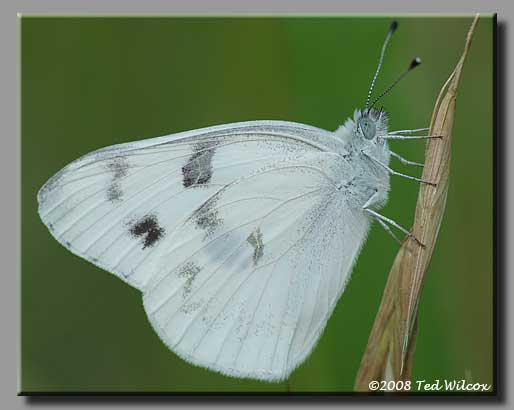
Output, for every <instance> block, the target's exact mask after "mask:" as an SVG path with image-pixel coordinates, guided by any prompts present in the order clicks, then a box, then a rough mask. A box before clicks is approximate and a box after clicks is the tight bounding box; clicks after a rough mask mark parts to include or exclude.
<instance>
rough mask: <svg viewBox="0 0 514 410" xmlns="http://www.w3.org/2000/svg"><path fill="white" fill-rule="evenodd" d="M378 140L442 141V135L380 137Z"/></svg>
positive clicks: (390, 135)
mask: <svg viewBox="0 0 514 410" xmlns="http://www.w3.org/2000/svg"><path fill="white" fill-rule="evenodd" d="M378 138H380V139H383V140H403V141H405V140H427V139H443V136H442V135H413V136H409V137H407V136H405V135H393V134H387V135H381V136H379V137H378Z"/></svg>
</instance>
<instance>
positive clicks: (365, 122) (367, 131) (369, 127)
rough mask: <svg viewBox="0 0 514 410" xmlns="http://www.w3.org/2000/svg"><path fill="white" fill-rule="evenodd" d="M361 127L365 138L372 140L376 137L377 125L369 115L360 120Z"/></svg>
mask: <svg viewBox="0 0 514 410" xmlns="http://www.w3.org/2000/svg"><path fill="white" fill-rule="evenodd" d="M359 128H360V129H361V131H362V135H364V138H366V139H368V140H371V139H373V138H375V134H376V131H377V130H376V127H375V122H374V121H373V120H371V119H369V118H368V117H362V118H361V119H360V120H359Z"/></svg>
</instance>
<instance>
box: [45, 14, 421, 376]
mask: <svg viewBox="0 0 514 410" xmlns="http://www.w3.org/2000/svg"><path fill="white" fill-rule="evenodd" d="M396 27H397V23H396V22H393V24H392V25H391V27H390V29H389V31H388V34H387V37H386V41H385V42H384V45H383V47H382V52H381V56H380V60H379V65H378V68H377V70H376V73H375V76H374V77H373V81H372V84H371V87H370V90H369V93H368V98H367V101H366V107H365V108H364V109H357V110H356V111H355V113H354V116H353V118H350V119H348V120H347V121H346V122H345V123H344V124H343V125H342V126H341V127H339V128H338V129H337V130H336V131H334V132H330V131H325V130H322V129H320V128H316V127H312V126H308V125H304V124H299V123H294V122H286V121H250V122H240V123H233V124H225V125H219V126H213V127H208V128H202V129H197V130H193V131H187V132H181V133H177V134H172V135H167V136H164V137H158V138H152V139H147V140H143V141H136V142H130V143H125V144H119V145H114V146H110V147H106V148H103V149H99V150H97V151H94V152H92V153H89V154H87V155H85V156H83V157H81V158H79V159H77V160H76V161H74V162H72V163H71V164H69V165H68V166H66V167H65V168H63V169H62V170H61V171H59V172H58V173H57V174H56V175H54V176H53V177H51V178H50V179H49V180H48V181H47V182H46V184H45V185H44V186H43V187H42V188H41V190H40V191H39V193H38V203H39V209H38V211H39V215H40V217H41V219H42V221H43V222H44V223H45V224H46V226H47V227H48V229H49V231H50V232H51V234H52V235H53V236H54V237H55V239H57V240H58V241H59V242H60V243H61V244H62V245H63V246H65V247H66V248H67V249H69V250H70V251H71V252H73V253H74V254H76V255H79V256H81V257H83V258H85V259H87V260H88V261H90V262H92V263H93V264H95V265H97V266H99V267H101V268H103V269H105V270H107V271H109V272H111V273H112V274H114V275H116V276H117V277H119V278H120V279H121V280H123V281H124V282H126V283H128V284H129V285H131V286H133V287H135V288H136V289H139V290H140V291H141V293H142V297H143V306H144V309H145V311H146V313H147V315H148V319H149V321H150V323H151V324H152V326H153V328H154V329H155V331H156V332H157V334H158V335H159V337H160V338H161V339H162V341H163V342H164V343H165V344H166V346H168V347H169V348H170V349H171V350H172V351H173V352H175V353H176V354H177V355H178V356H180V357H181V358H183V359H184V360H186V361H187V362H190V363H192V364H195V365H199V366H202V367H206V368H208V369H211V370H214V371H217V372H220V373H222V374H225V375H229V376H234V377H241V378H253V379H259V380H265V381H280V380H283V379H285V378H287V377H288V376H289V374H290V373H291V372H292V371H293V370H294V369H295V368H296V367H297V366H299V365H300V364H301V363H302V362H303V361H304V360H305V359H306V358H307V357H308V356H309V354H310V353H311V351H312V350H313V348H314V346H315V344H316V342H317V341H318V339H319V338H320V335H321V333H322V331H323V329H324V327H325V326H326V323H327V321H328V319H329V317H330V315H331V314H332V312H333V310H334V308H335V306H336V303H337V301H338V299H339V298H340V296H341V294H342V293H343V291H344V289H345V286H346V283H347V282H348V280H349V278H350V273H351V271H352V267H353V265H354V263H355V261H356V258H357V256H358V254H359V251H360V249H361V247H362V245H363V243H364V241H365V238H366V236H367V232H368V230H369V227H370V224H371V222H372V221H374V220H376V221H378V223H380V225H381V226H383V227H384V229H386V230H387V232H389V233H390V234H391V235H393V236H394V234H393V233H392V231H391V229H390V228H389V226H394V227H396V228H397V229H399V230H400V231H402V232H403V233H405V234H406V235H408V236H409V237H411V238H412V239H414V240H415V241H417V239H416V238H414V237H413V236H412V235H411V234H410V233H409V232H408V231H407V230H406V229H404V228H402V227H401V226H400V225H398V224H397V223H396V222H394V221H393V220H391V219H389V218H387V217H385V216H383V215H381V214H380V213H379V212H378V211H379V210H380V208H381V207H382V206H383V205H384V204H385V202H386V200H387V196H388V191H389V186H390V176H391V175H399V176H404V177H406V178H409V179H412V180H416V181H418V182H425V183H428V184H430V182H428V181H421V180H420V179H418V178H414V177H409V176H407V175H404V174H400V173H398V172H396V171H393V170H392V169H391V168H390V167H389V161H390V158H391V156H395V157H397V158H398V159H400V160H401V161H402V162H404V163H406V164H411V165H421V164H417V163H413V162H411V161H407V160H405V159H404V158H402V157H401V156H399V155H398V154H395V153H393V152H392V151H390V149H389V148H388V140H389V139H423V138H431V136H417V135H415V134H416V133H418V132H420V131H426V128H423V129H417V130H402V131H396V132H389V131H388V115H387V114H386V113H385V111H384V110H383V109H380V110H377V109H376V108H374V105H375V103H376V102H377V101H378V100H379V99H380V98H381V96H383V95H384V94H385V93H386V92H387V91H389V89H391V88H392V86H391V87H389V89H388V90H386V91H385V92H384V93H382V95H380V96H379V97H378V98H375V100H374V101H373V102H371V103H370V99H371V95H372V91H373V87H374V84H375V81H376V78H377V76H378V73H379V71H380V67H381V65H382V61H383V57H384V51H385V49H386V46H387V44H388V42H389V40H390V38H391V36H392V33H393V32H394V31H395V29H396ZM418 64H419V60H417V59H415V60H414V61H413V63H411V65H410V67H409V69H408V70H407V71H410V70H411V69H412V68H414V67H415V66H417V65H418ZM407 71H406V72H407ZM406 72H405V73H406ZM405 73H404V74H405ZM402 76H403V74H402ZM402 76H400V78H401V77H402ZM398 80H399V79H398ZM398 80H397V81H398ZM397 81H396V82H397ZM396 82H394V83H393V86H394V84H396ZM409 135H411V136H409ZM394 237H395V238H396V236H394ZM418 242H419V241H418ZM420 245H422V244H420Z"/></svg>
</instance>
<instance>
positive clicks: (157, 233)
mask: <svg viewBox="0 0 514 410" xmlns="http://www.w3.org/2000/svg"><path fill="white" fill-rule="evenodd" d="M165 232H166V231H165V230H164V228H162V227H160V226H159V223H158V221H157V217H156V216H155V215H153V214H149V215H146V216H144V217H143V218H141V219H140V220H138V221H136V222H134V223H132V224H130V227H129V233H130V235H131V236H132V237H133V238H136V239H139V238H142V239H143V249H146V248H148V247H150V246H153V245H155V244H156V243H157V242H158V241H159V240H160V239H161V238H162V237H163V236H164V235H165Z"/></svg>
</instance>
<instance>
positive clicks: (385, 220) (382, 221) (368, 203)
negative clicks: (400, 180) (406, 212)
mask: <svg viewBox="0 0 514 410" xmlns="http://www.w3.org/2000/svg"><path fill="white" fill-rule="evenodd" d="M377 199H378V191H375V193H374V194H373V195H371V197H370V198H369V199H368V200H367V201H366V203H365V204H364V205H363V206H362V209H363V210H364V212H367V213H368V214H370V215H371V216H372V217H373V218H374V219H376V220H377V222H378V223H379V224H380V226H382V228H384V230H385V231H386V232H387V233H388V234H389V235H391V236H392V237H393V239H394V240H395V241H396V242H398V243H399V244H401V241H400V240H399V239H398V238H397V237H396V235H395V234H394V233H393V232H392V231H391V229H390V228H389V227H388V226H387V224H386V223H388V224H389V225H391V226H394V227H395V228H396V229H398V230H399V231H401V232H403V233H404V234H405V235H407V237H409V238H411V239H412V240H414V241H415V242H416V243H417V244H418V245H420V246H421V247H423V248H424V247H425V245H424V244H423V243H422V242H421V241H420V240H419V239H418V238H416V237H415V236H414V235H413V234H412V233H410V232H409V231H408V230H407V229H405V228H403V227H402V226H401V225H399V224H398V223H396V222H395V221H393V220H392V219H390V218H388V217H386V216H384V215H381V214H379V213H378V212H376V211H374V210H372V209H370V207H372V206H373V205H374V204H375V203H376V202H377Z"/></svg>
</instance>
